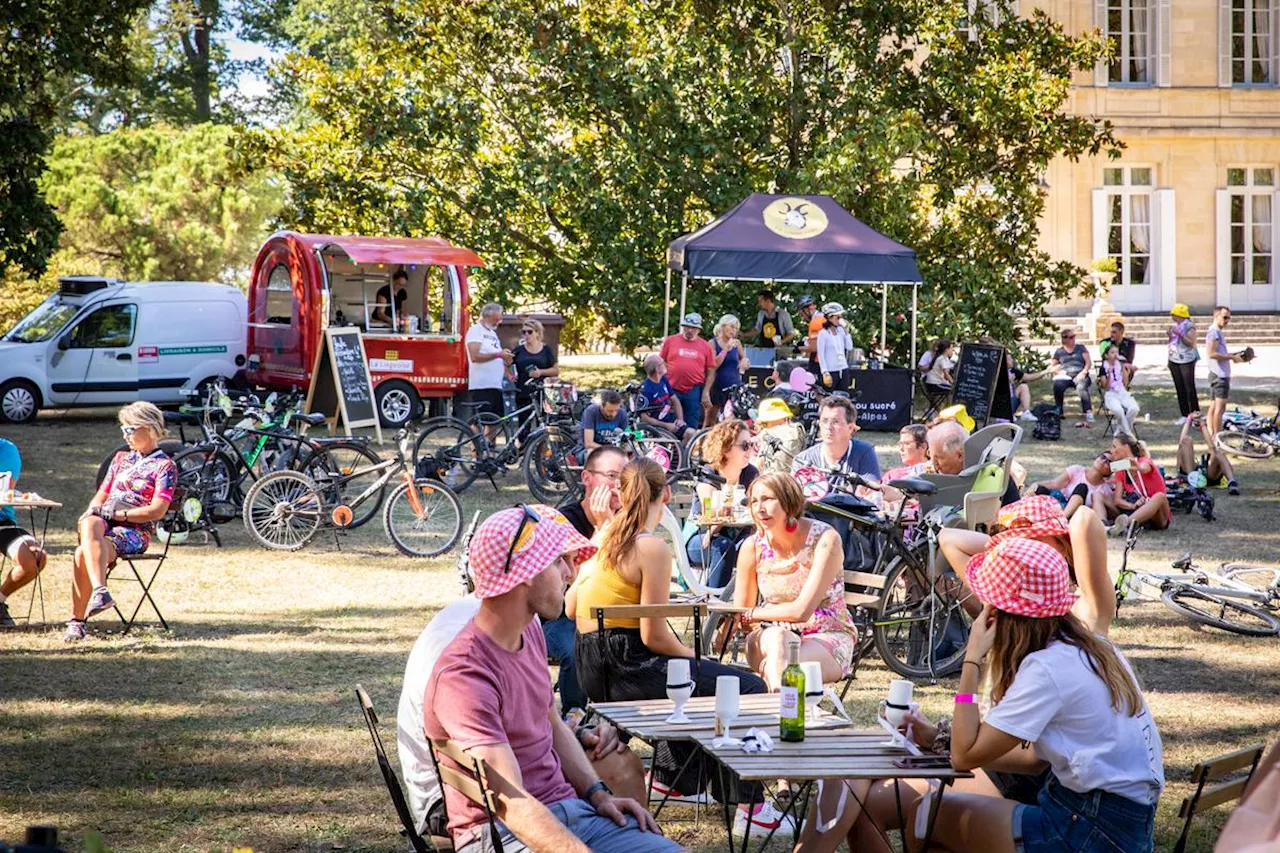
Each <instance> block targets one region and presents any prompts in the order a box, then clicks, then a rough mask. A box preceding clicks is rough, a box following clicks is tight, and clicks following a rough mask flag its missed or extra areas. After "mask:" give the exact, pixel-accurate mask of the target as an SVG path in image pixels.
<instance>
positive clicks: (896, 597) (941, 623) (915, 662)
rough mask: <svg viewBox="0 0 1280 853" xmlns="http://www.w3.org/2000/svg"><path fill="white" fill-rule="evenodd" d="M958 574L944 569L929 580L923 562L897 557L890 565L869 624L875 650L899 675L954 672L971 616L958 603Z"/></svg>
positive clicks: (935, 675) (961, 657)
mask: <svg viewBox="0 0 1280 853" xmlns="http://www.w3.org/2000/svg"><path fill="white" fill-rule="evenodd" d="M960 589H961V586H960V579H959V578H958V577H956V575H955V574H954V573H953V572H951V571H950V570H949V569H948V570H946V571H944V572H942V573H941V575H940V576H939V578H938V579H937V580H936V581H935V582H934V583H933V584H932V585H930V584H929V582H928V580H927V578H926V576H925V568H924V567H923V566H919V567H917V566H916V565H914V564H912V563H909V562H907V561H905V560H902V559H901V558H899V559H898V560H896V561H895V562H894V563H892V564H891V565H890V567H889V570H888V573H887V579H886V582H885V588H884V591H883V592H882V593H881V596H880V606H879V609H878V610H877V612H876V618H875V622H874V623H873V626H872V635H873V637H874V639H875V647H876V651H877V652H878V653H879V654H880V657H881V658H883V659H884V662H885V664H886V665H887V666H888V667H889V668H890V669H892V670H893V671H894V672H896V673H898V674H899V675H901V676H902V677H904V678H910V679H929V678H941V677H943V676H946V675H951V674H953V673H955V672H957V671H958V670H959V669H960V667H961V666H962V664H963V662H964V649H965V644H966V643H967V642H968V640H969V625H970V624H971V623H972V622H973V619H972V617H971V616H969V614H968V613H967V612H965V610H964V608H963V607H962V606H961V603H960V599H959V598H958V596H959V594H960Z"/></svg>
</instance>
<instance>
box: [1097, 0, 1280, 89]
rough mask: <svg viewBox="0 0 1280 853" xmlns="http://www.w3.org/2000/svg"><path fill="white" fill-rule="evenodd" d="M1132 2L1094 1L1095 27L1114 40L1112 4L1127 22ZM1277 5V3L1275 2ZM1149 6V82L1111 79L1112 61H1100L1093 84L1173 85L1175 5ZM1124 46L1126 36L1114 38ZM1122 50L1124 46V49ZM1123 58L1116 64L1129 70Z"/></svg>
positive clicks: (1154, 2)
mask: <svg viewBox="0 0 1280 853" xmlns="http://www.w3.org/2000/svg"><path fill="white" fill-rule="evenodd" d="M1132 2H1133V0H1093V24H1094V26H1095V27H1097V28H1098V29H1099V30H1101V31H1102V33H1103V35H1104V36H1106V37H1108V38H1111V37H1112V34H1111V32H1110V28H1109V24H1110V14H1109V13H1110V9H1111V7H1112V6H1113V5H1116V4H1119V5H1120V6H1121V10H1122V11H1121V20H1122V21H1124V22H1127V21H1129V20H1130V19H1131V17H1132V15H1131V14H1125V10H1127V9H1130V8H1132ZM1221 2H1228V3H1229V2H1231V0H1221ZM1272 2H1276V0H1272ZM1146 5H1147V79H1146V80H1134V81H1130V80H1118V81H1116V80H1112V79H1111V63H1110V62H1109V61H1102V62H1099V63H1098V64H1097V65H1096V66H1094V70H1093V85H1094V86H1097V87H1100V88H1105V87H1108V86H1118V87H1124V88H1130V87H1132V88H1142V87H1150V86H1165V87H1167V86H1170V85H1172V83H1173V57H1172V51H1171V47H1172V44H1173V8H1172V6H1173V2H1172V0H1146ZM1115 38H1116V40H1117V41H1118V42H1120V43H1121V45H1122V46H1123V45H1127V44H1128V41H1129V40H1128V39H1126V38H1124V33H1123V32H1122V33H1120V34H1118V35H1116V36H1115ZM1122 50H1123V47H1122ZM1125 59H1126V57H1125V56H1124V55H1123V53H1122V55H1121V56H1119V57H1117V61H1118V62H1120V63H1121V67H1122V68H1125V67H1127V63H1126V61H1125Z"/></svg>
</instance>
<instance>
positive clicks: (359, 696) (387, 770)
mask: <svg viewBox="0 0 1280 853" xmlns="http://www.w3.org/2000/svg"><path fill="white" fill-rule="evenodd" d="M356 701H358V702H359V703H360V712H361V713H362V714H364V724H365V725H366V726H368V727H369V737H370V738H372V739H373V751H374V753H375V754H376V755H377V758H378V769H379V770H380V771H382V781H383V782H384V783H386V786H387V793H389V794H391V805H392V806H393V807H394V808H395V810H396V816H397V817H399V818H400V826H401V829H400V834H401V835H403V836H404V837H405V838H407V839H409V846H410V847H412V848H413V850H414V853H430V851H431V850H433V849H434V850H452V849H453V842H452V841H450V840H449V839H448V838H440V837H437V836H434V835H433V836H432V837H431V840H430V842H428V841H427V839H425V838H423V837H422V835H421V834H419V832H418V829H417V827H416V826H414V823H413V813H412V812H410V811H409V803H408V801H407V800H405V798H404V789H403V788H401V787H400V777H399V776H397V775H396V771H395V769H394V768H393V767H392V766H391V761H390V760H389V759H388V758H387V750H386V748H385V747H383V745H382V736H381V735H379V734H378V714H377V712H376V711H374V710H373V701H372V700H371V699H370V698H369V694H368V693H366V692H365V689H364V687H363V686H361V685H359V684H357V685H356Z"/></svg>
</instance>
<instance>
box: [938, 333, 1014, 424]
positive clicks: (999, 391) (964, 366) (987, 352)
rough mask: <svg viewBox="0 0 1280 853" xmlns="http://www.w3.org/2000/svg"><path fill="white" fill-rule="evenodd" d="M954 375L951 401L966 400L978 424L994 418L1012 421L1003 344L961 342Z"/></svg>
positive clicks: (972, 416)
mask: <svg viewBox="0 0 1280 853" xmlns="http://www.w3.org/2000/svg"><path fill="white" fill-rule="evenodd" d="M951 378H952V380H953V382H952V386H951V402H952V404H955V403H963V404H964V407H965V411H967V412H968V413H969V417H971V418H973V420H974V421H975V423H976V424H977V426H978V427H983V426H986V424H987V422H988V421H990V420H992V419H993V418H1004V419H1005V420H1012V418H1013V406H1012V404H1011V403H1010V400H1009V394H1010V389H1009V370H1008V368H1007V366H1006V365H1005V354H1004V347H999V346H991V345H988V344H962V345H961V346H960V360H959V361H958V362H956V367H955V372H954V373H953V374H952V377H951Z"/></svg>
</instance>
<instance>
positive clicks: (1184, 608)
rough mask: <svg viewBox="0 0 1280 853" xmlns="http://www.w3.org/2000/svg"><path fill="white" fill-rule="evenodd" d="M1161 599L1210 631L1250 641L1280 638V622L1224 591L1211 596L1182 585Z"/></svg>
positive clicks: (1175, 611) (1168, 591)
mask: <svg viewBox="0 0 1280 853" xmlns="http://www.w3.org/2000/svg"><path fill="white" fill-rule="evenodd" d="M1160 599H1161V600H1162V601H1163V602H1164V604H1165V607H1168V608H1169V609H1170V610H1172V611H1173V612H1174V613H1178V614H1180V615H1182V616H1185V617H1187V618H1188V619H1190V620H1191V621H1193V622H1199V623H1201V624H1202V625H1208V626H1209V627H1210V628H1218V629H1219V630H1222V631H1230V632H1231V633H1233V634H1243V635H1244V636H1246V637H1274V636H1276V635H1277V634H1280V619H1277V618H1276V617H1275V616H1273V615H1272V614H1270V613H1268V612H1266V611H1265V610H1260V609H1258V608H1257V607H1253V606H1252V605H1249V604H1245V603H1244V602H1242V601H1236V600H1235V599H1234V598H1232V597H1230V596H1228V595H1224V594H1222V593H1221V592H1220V591H1219V592H1216V593H1210V592H1206V591H1205V590H1202V589H1199V588H1197V587H1196V586H1194V585H1192V584H1178V585H1176V586H1173V587H1171V588H1169V589H1166V590H1165V591H1164V594H1162V595H1161V596H1160Z"/></svg>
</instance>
